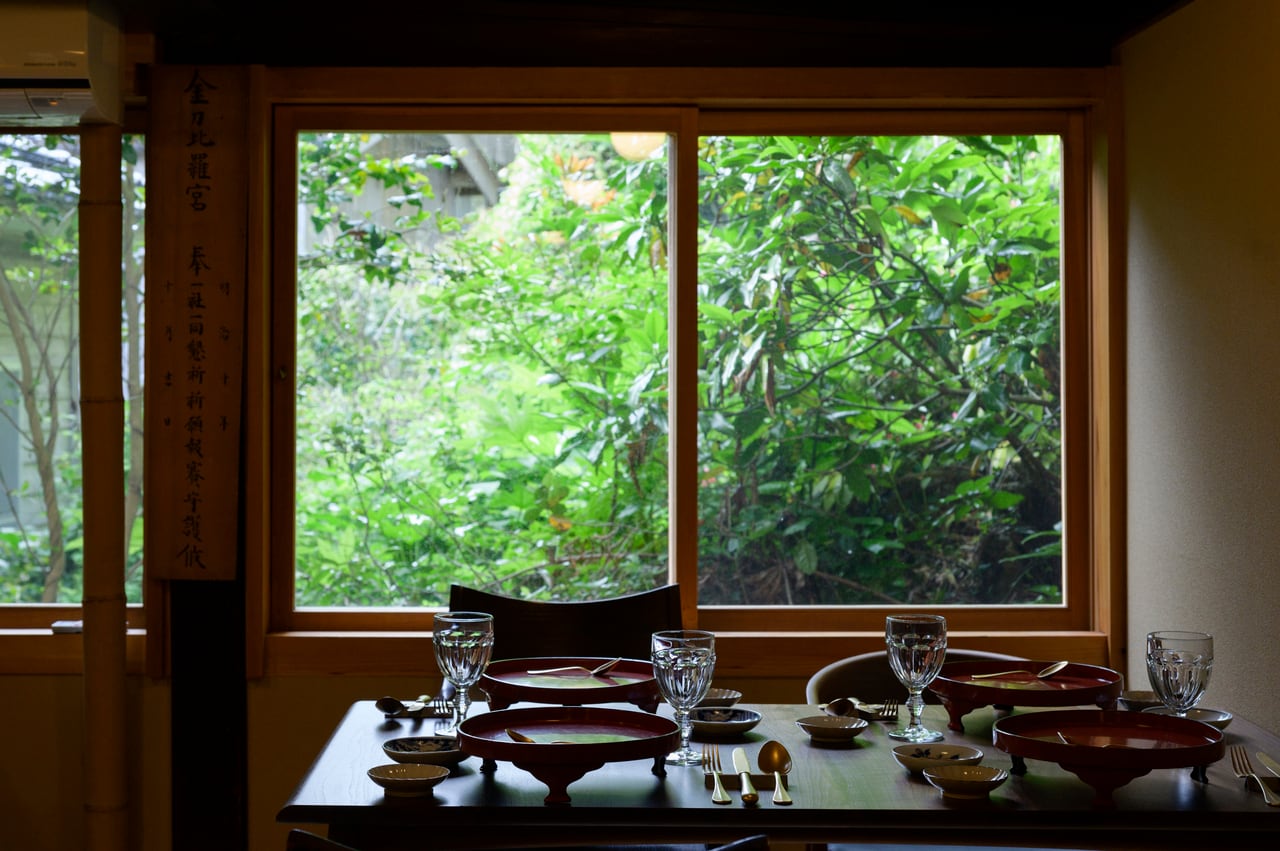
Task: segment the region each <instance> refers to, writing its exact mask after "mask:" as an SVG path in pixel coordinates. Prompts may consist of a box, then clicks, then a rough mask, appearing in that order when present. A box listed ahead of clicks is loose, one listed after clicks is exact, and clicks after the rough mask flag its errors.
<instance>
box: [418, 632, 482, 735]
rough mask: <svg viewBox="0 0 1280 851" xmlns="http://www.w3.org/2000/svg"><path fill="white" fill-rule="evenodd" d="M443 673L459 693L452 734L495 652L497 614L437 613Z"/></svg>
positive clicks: (438, 662)
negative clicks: (494, 625) (494, 636)
mask: <svg viewBox="0 0 1280 851" xmlns="http://www.w3.org/2000/svg"><path fill="white" fill-rule="evenodd" d="M431 643H432V645H433V646H434V647H435V651H436V665H438V666H439V667H440V673H441V674H443V675H444V678H445V679H446V680H448V681H449V682H450V683H452V684H453V687H454V688H455V689H456V690H457V692H456V693H455V694H454V698H453V718H452V720H451V722H450V724H449V731H450V732H453V733H457V731H458V725H459V724H461V723H462V722H463V721H465V720H466V718H467V712H468V711H469V710H470V709H471V691H470V690H471V687H472V686H473V685H475V684H476V683H477V682H479V680H480V675H481V674H483V673H484V669H485V668H486V667H487V666H488V665H489V656H490V655H491V654H492V653H493V615H490V614H486V613H484V612H437V613H436V616H435V623H434V625H433V626H432V631H431Z"/></svg>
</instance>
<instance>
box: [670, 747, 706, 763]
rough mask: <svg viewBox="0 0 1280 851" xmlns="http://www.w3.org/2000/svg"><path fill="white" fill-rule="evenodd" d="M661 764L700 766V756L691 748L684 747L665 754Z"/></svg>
mask: <svg viewBox="0 0 1280 851" xmlns="http://www.w3.org/2000/svg"><path fill="white" fill-rule="evenodd" d="M663 762H665V763H666V764H667V765H702V754H700V753H698V752H697V751H695V750H694V749H693V748H689V747H686V748H682V749H680V750H678V751H672V752H671V753H669V754H667V757H666V759H665V760H663Z"/></svg>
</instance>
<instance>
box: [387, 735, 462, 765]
mask: <svg viewBox="0 0 1280 851" xmlns="http://www.w3.org/2000/svg"><path fill="white" fill-rule="evenodd" d="M382 752H383V753H385V754H386V755H387V756H389V757H390V758H391V759H394V760H395V761H396V762H412V763H417V764H420V765H446V766H453V765H457V764H458V763H460V762H462V761H463V760H464V759H466V758H467V755H466V754H465V753H463V752H462V751H461V750H460V749H459V748H458V740H457V739H455V738H453V737H452V736H410V737H407V738H403V739H390V740H388V741H385V742H383V743H382Z"/></svg>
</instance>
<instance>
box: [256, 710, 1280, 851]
mask: <svg viewBox="0 0 1280 851" xmlns="http://www.w3.org/2000/svg"><path fill="white" fill-rule="evenodd" d="M739 705H740V706H741V707H743V708H750V709H755V710H757V711H759V712H760V713H761V714H762V715H763V720H762V721H761V722H760V724H759V725H758V726H756V727H755V728H754V729H753V730H751V731H749V732H748V733H746V734H744V735H743V736H742V737H741V738H739V739H737V740H723V741H721V742H720V750H721V753H722V757H723V758H724V760H725V762H726V766H727V758H728V755H729V752H730V751H731V750H732V749H733V748H734V747H738V746H741V747H744V748H745V749H746V751H747V753H748V755H749V756H750V758H751V760H752V764H753V765H754V764H755V759H756V756H757V754H758V753H759V750H760V745H761V744H762V743H763V742H765V741H767V740H769V739H776V740H778V741H780V742H782V743H783V744H784V745H786V747H787V749H788V750H789V751H790V752H791V755H792V760H793V763H794V768H793V769H792V772H791V774H790V775H789V776H788V787H789V788H790V791H791V797H792V798H793V800H794V804H792V805H791V806H779V805H775V804H773V803H772V802H771V801H770V799H769V798H770V796H769V793H768V792H765V793H764V794H762V795H761V801H760V804H759V805H758V806H756V807H744V806H743V805H742V803H741V801H740V800H739V799H738V795H737V793H736V792H735V793H733V795H734V803H733V804H732V805H716V804H713V803H712V802H711V794H710V792H709V791H707V789H706V786H705V784H704V777H703V774H702V771H701V769H700V768H697V767H676V766H670V767H667V769H666V776H665V777H660V776H657V775H655V774H654V772H653V768H654V761H653V760H649V759H646V760H636V761H630V762H619V763H609V764H606V765H604V766H603V767H602V768H599V769H597V770H594V771H591V772H590V773H588V774H587V775H586V776H584V777H582V779H580V780H578V781H576V782H574V783H572V784H570V786H569V787H568V791H569V793H570V796H571V797H572V802H571V803H570V804H569V805H558V806H557V805H550V806H549V805H547V804H545V803H544V798H545V797H546V795H547V787H546V786H545V785H544V784H542V783H541V782H539V781H538V780H537V779H535V778H534V777H533V776H532V775H530V774H529V773H528V772H526V771H524V770H523V769H520V768H517V767H516V766H514V765H512V764H511V763H509V762H497V763H496V764H495V770H494V771H492V772H487V771H481V767H482V764H481V760H479V759H477V758H475V757H471V758H469V759H467V760H466V761H464V762H463V763H461V765H459V766H458V768H457V769H456V771H455V773H454V775H453V776H451V777H449V778H448V779H447V780H445V781H444V782H443V783H441V784H440V785H439V786H437V787H436V788H435V791H434V793H433V794H432V795H431V796H430V797H423V798H389V797H385V796H384V795H383V793H382V790H381V788H379V787H378V786H376V785H374V783H373V782H372V781H371V780H369V778H368V777H367V776H366V773H365V772H366V771H367V770H368V769H369V768H371V767H373V766H375V765H379V764H383V763H386V762H389V760H388V759H387V758H386V757H385V755H384V754H383V751H382V742H384V741H385V740H387V739H391V738H395V737H397V736H409V735H428V734H431V733H433V732H434V729H435V723H436V722H435V720H434V719H425V720H388V719H386V718H384V716H383V714H382V713H381V712H380V711H378V709H377V708H375V707H374V705H373V701H358V702H356V703H355V704H353V705H352V706H351V708H350V709H349V710H348V712H347V714H346V716H345V717H344V718H343V719H342V721H341V722H340V724H339V725H338V727H337V729H336V730H335V731H334V733H333V735H332V736H331V738H330V739H329V741H328V743H327V744H326V745H325V747H324V749H323V750H322V751H321V753H320V754H319V755H318V756H317V757H316V760H315V762H314V763H313V765H312V767H311V769H310V770H309V771H308V773H307V775H306V776H305V777H304V778H303V779H302V782H301V783H300V784H299V785H298V787H297V789H296V791H295V792H294V794H293V797H292V798H290V800H289V801H288V803H286V804H285V806H284V807H283V808H282V809H281V810H280V811H279V813H278V814H277V821H279V822H285V823H296V824H327V825H329V831H330V836H331V837H332V838H334V839H339V840H341V841H344V842H347V843H349V844H351V845H354V846H355V847H358V848H361V849H367V851H376V849H380V848H386V849H401V851H403V849H407V848H410V847H413V844H414V843H418V844H421V843H422V842H423V841H424V839H429V843H430V847H432V848H433V849H448V848H474V847H486V848H488V847H498V846H501V845H515V846H520V847H529V846H534V845H540V844H541V845H549V844H557V845H565V844H575V843H576V844H583V843H595V844H601V843H619V844H623V843H648V842H723V841H728V840H731V839H735V838H739V837H742V836H747V835H750V834H754V833H767V834H768V835H769V836H770V838H771V839H773V840H776V841H779V842H796V843H822V842H838V841H844V842H850V841H859V842H892V841H898V842H914V843H925V842H930V843H937V844H978V843H980V842H987V843H995V844H1010V843H1023V844H1034V845H1037V846H1041V847H1061V848H1097V849H1110V848H1115V849H1121V848H1123V849H1147V848H1151V849H1155V848H1198V849H1205V848H1210V847H1223V844H1224V843H1227V844H1230V845H1231V846H1233V847H1237V848H1247V847H1262V846H1261V844H1260V843H1262V842H1266V843H1267V844H1268V845H1270V844H1271V843H1273V842H1274V840H1275V839H1276V838H1277V837H1280V807H1268V806H1266V805H1265V804H1264V803H1263V801H1262V797H1261V795H1260V794H1259V792H1258V790H1257V789H1256V788H1246V786H1245V784H1244V783H1243V782H1242V781H1240V780H1238V779H1237V778H1236V777H1235V775H1234V774H1233V773H1232V771H1231V764H1230V760H1229V759H1225V758H1224V759H1221V760H1219V761H1218V762H1216V763H1214V764H1212V765H1210V766H1209V768H1208V772H1207V776H1208V783H1201V782H1199V781H1197V780H1195V779H1193V778H1192V776H1191V771H1190V769H1185V768H1178V769H1156V770H1153V771H1151V772H1150V773H1149V774H1146V775H1144V776H1142V777H1138V778H1136V779H1134V780H1132V781H1131V782H1129V783H1127V784H1125V785H1124V786H1122V787H1121V788H1119V789H1118V790H1116V791H1115V792H1114V794H1113V796H1112V800H1113V803H1114V806H1112V807H1099V806H1098V805H1097V802H1096V800H1095V798H1096V796H1095V793H1094V790H1093V789H1092V788H1091V787H1090V786H1088V785H1087V784H1086V783H1084V782H1082V781H1081V780H1080V779H1079V778H1078V777H1076V776H1075V775H1073V774H1071V773H1069V772H1067V771H1065V770H1063V769H1062V768H1060V767H1059V766H1057V765H1056V764H1053V763H1048V762H1042V761H1037V760H1031V759H1028V760H1026V762H1025V765H1026V769H1027V770H1026V773H1025V774H1022V775H1020V776H1019V775H1012V776H1010V778H1009V780H1008V781H1007V782H1005V783H1004V784H1003V785H1001V786H1000V787H999V788H997V789H996V790H995V791H994V792H992V793H991V794H990V796H989V797H988V798H987V799H983V800H977V801H966V800H953V799H948V798H943V797H942V795H941V794H940V793H939V792H938V790H937V789H935V788H934V787H933V786H931V785H929V783H928V782H927V781H925V780H924V779H923V778H921V777H918V776H915V775H910V774H908V772H907V771H906V770H904V769H903V768H902V767H900V766H899V765H898V764H897V763H896V762H895V761H894V759H893V756H892V754H891V750H892V748H893V747H894V746H896V745H898V744H901V743H900V742H897V741H895V740H893V739H890V738H889V737H888V736H887V735H886V731H887V730H888V726H887V725H885V724H883V723H879V722H872V723H871V724H870V726H869V728H868V729H867V731H866V732H864V733H863V734H862V735H860V736H859V737H858V738H857V739H855V740H854V743H853V745H852V746H850V747H820V746H815V745H814V744H812V743H811V742H810V741H809V738H808V737H807V736H806V735H805V734H804V733H803V732H802V731H800V730H799V729H798V728H797V727H796V725H795V723H794V722H795V719H797V718H800V717H802V716H805V715H812V714H817V713H818V709H817V707H813V706H804V705H788V704H748V703H743V704H739ZM632 708H633V709H634V707H632ZM483 710H484V706H483V704H476V705H475V706H473V712H474V711H483ZM659 711H660V713H662V714H669V712H670V710H669V709H668V708H667V707H665V706H663V707H661V708H660V710H659ZM1015 711H1017V710H1015ZM1091 711H1096V710H1091ZM905 717H906V710H905V709H904V710H903V718H904V719H905ZM996 717H997V716H996V714H995V712H994V711H993V710H992V709H991V708H990V707H987V708H981V709H977V710H975V711H973V712H971V713H970V714H968V715H967V716H965V718H964V726H965V731H964V733H958V732H954V731H951V730H948V729H946V724H947V716H946V713H945V711H944V710H943V709H942V707H940V706H928V707H926V710H925V721H926V722H927V724H928V725H929V726H930V727H932V728H933V729H937V730H942V731H944V733H945V735H946V741H947V742H955V743H959V742H963V743H966V744H972V745H976V746H978V747H980V748H982V749H983V750H984V751H985V754H986V756H985V758H984V759H983V764H985V765H993V766H996V767H999V768H1006V769H1008V768H1011V767H1012V760H1011V758H1010V756H1009V755H1008V754H1007V753H1004V752H1002V751H1001V750H999V749H998V748H996V747H994V746H993V745H992V725H993V723H994V722H995V720H996ZM1223 738H1224V743H1225V744H1226V745H1233V744H1243V745H1245V746H1246V747H1247V749H1248V752H1249V753H1250V755H1252V754H1254V753H1255V752H1256V751H1259V750H1261V751H1265V752H1267V753H1270V754H1271V755H1272V756H1274V757H1277V758H1280V737H1277V736H1276V735H1275V734H1273V733H1271V732H1268V731H1266V730H1262V729H1261V728H1259V727H1258V726H1257V725H1255V724H1253V723H1251V722H1250V721H1248V720H1247V719H1244V718H1240V717H1236V718H1235V719H1234V720H1233V721H1232V722H1231V724H1230V725H1229V726H1228V727H1227V728H1226V730H1225V731H1224V734H1223ZM697 744H698V743H697V742H696V741H695V746H696V745H697ZM1254 762H1255V768H1257V769H1258V770H1259V771H1262V766H1261V765H1259V764H1258V763H1257V760H1256V758H1255V760H1254ZM1264 773H1265V772H1264ZM1224 832H1230V833H1232V836H1231V837H1230V840H1229V842H1228V839H1227V837H1225V836H1222V835H1221V834H1222V833H1224Z"/></svg>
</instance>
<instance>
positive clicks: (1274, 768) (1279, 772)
mask: <svg viewBox="0 0 1280 851" xmlns="http://www.w3.org/2000/svg"><path fill="white" fill-rule="evenodd" d="M1258 760H1259V761H1260V762H1261V763H1262V764H1263V765H1265V766H1266V767H1267V771H1270V772H1271V773H1272V774H1274V775H1275V776H1276V777H1280V762H1276V761H1275V760H1274V759H1272V758H1271V757H1269V756H1267V755H1266V754H1264V753H1263V752H1262V751H1258Z"/></svg>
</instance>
